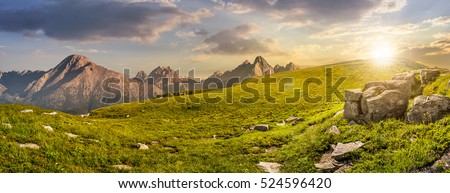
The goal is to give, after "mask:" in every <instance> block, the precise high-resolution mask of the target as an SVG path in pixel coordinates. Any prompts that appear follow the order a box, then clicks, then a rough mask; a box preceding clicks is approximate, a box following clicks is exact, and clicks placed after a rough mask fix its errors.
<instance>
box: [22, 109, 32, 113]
mask: <svg viewBox="0 0 450 193" xmlns="http://www.w3.org/2000/svg"><path fill="white" fill-rule="evenodd" d="M20 112H21V113H32V112H34V111H33V110H31V109H25V110H21V111H20Z"/></svg>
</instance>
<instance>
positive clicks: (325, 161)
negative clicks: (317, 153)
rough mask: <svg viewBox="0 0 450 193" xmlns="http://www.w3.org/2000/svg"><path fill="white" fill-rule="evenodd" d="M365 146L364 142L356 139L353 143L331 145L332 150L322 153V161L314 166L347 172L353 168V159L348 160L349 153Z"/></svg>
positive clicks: (326, 169)
mask: <svg viewBox="0 0 450 193" xmlns="http://www.w3.org/2000/svg"><path fill="white" fill-rule="evenodd" d="M362 146H364V143H363V142H360V141H356V142H351V143H338V144H337V145H331V147H332V148H333V150H332V151H329V152H327V153H325V154H324V155H322V157H321V158H320V162H319V163H317V164H315V165H314V166H315V167H316V168H317V169H321V170H325V171H331V172H333V171H337V170H340V171H339V172H345V170H348V169H350V168H351V165H352V164H351V161H349V160H346V157H347V155H349V154H350V153H352V152H354V151H356V150H357V149H359V148H361V147H362Z"/></svg>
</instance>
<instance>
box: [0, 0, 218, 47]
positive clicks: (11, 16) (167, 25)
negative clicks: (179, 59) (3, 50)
mask: <svg viewBox="0 0 450 193" xmlns="http://www.w3.org/2000/svg"><path fill="white" fill-rule="evenodd" d="M212 15H213V14H212V13H211V11H210V10H208V9H206V8H201V9H198V10H197V11H193V12H187V11H184V10H181V9H179V8H176V7H161V6H148V5H147V4H144V3H139V2H124V1H108V0H100V1H88V0H60V1H53V0H47V1H46V3H42V4H41V5H40V6H34V7H31V8H23V9H3V10H0V31H6V32H17V33H22V34H24V35H33V33H35V32H41V33H43V34H44V35H45V36H47V37H50V38H53V39H57V40H77V41H102V40H106V39H128V40H132V41H135V42H143V43H153V42H155V41H156V40H158V38H159V37H160V34H161V33H164V32H168V31H171V30H173V29H175V28H176V27H178V26H180V25H187V24H198V23H200V22H201V20H202V19H203V18H206V17H211V16H212Z"/></svg>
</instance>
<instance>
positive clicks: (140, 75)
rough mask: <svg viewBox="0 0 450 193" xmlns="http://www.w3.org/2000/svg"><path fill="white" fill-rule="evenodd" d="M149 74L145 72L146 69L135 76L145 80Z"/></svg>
mask: <svg viewBox="0 0 450 193" xmlns="http://www.w3.org/2000/svg"><path fill="white" fill-rule="evenodd" d="M147 76H148V75H147V73H145V72H144V71H139V72H138V73H137V74H136V76H135V77H134V78H135V79H141V80H145V78H147Z"/></svg>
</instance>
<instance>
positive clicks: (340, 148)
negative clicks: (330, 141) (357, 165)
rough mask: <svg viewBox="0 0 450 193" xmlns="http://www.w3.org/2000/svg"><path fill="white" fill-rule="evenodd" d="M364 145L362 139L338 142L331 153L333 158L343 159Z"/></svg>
mask: <svg viewBox="0 0 450 193" xmlns="http://www.w3.org/2000/svg"><path fill="white" fill-rule="evenodd" d="M362 146H364V143H363V142H361V141H356V142H351V143H345V144H344V143H338V144H337V145H336V146H335V147H334V150H333V152H332V153H331V158H333V159H335V160H342V159H343V158H344V157H345V156H347V155H348V154H349V153H351V152H354V151H356V150H357V149H359V148H360V147H362Z"/></svg>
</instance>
